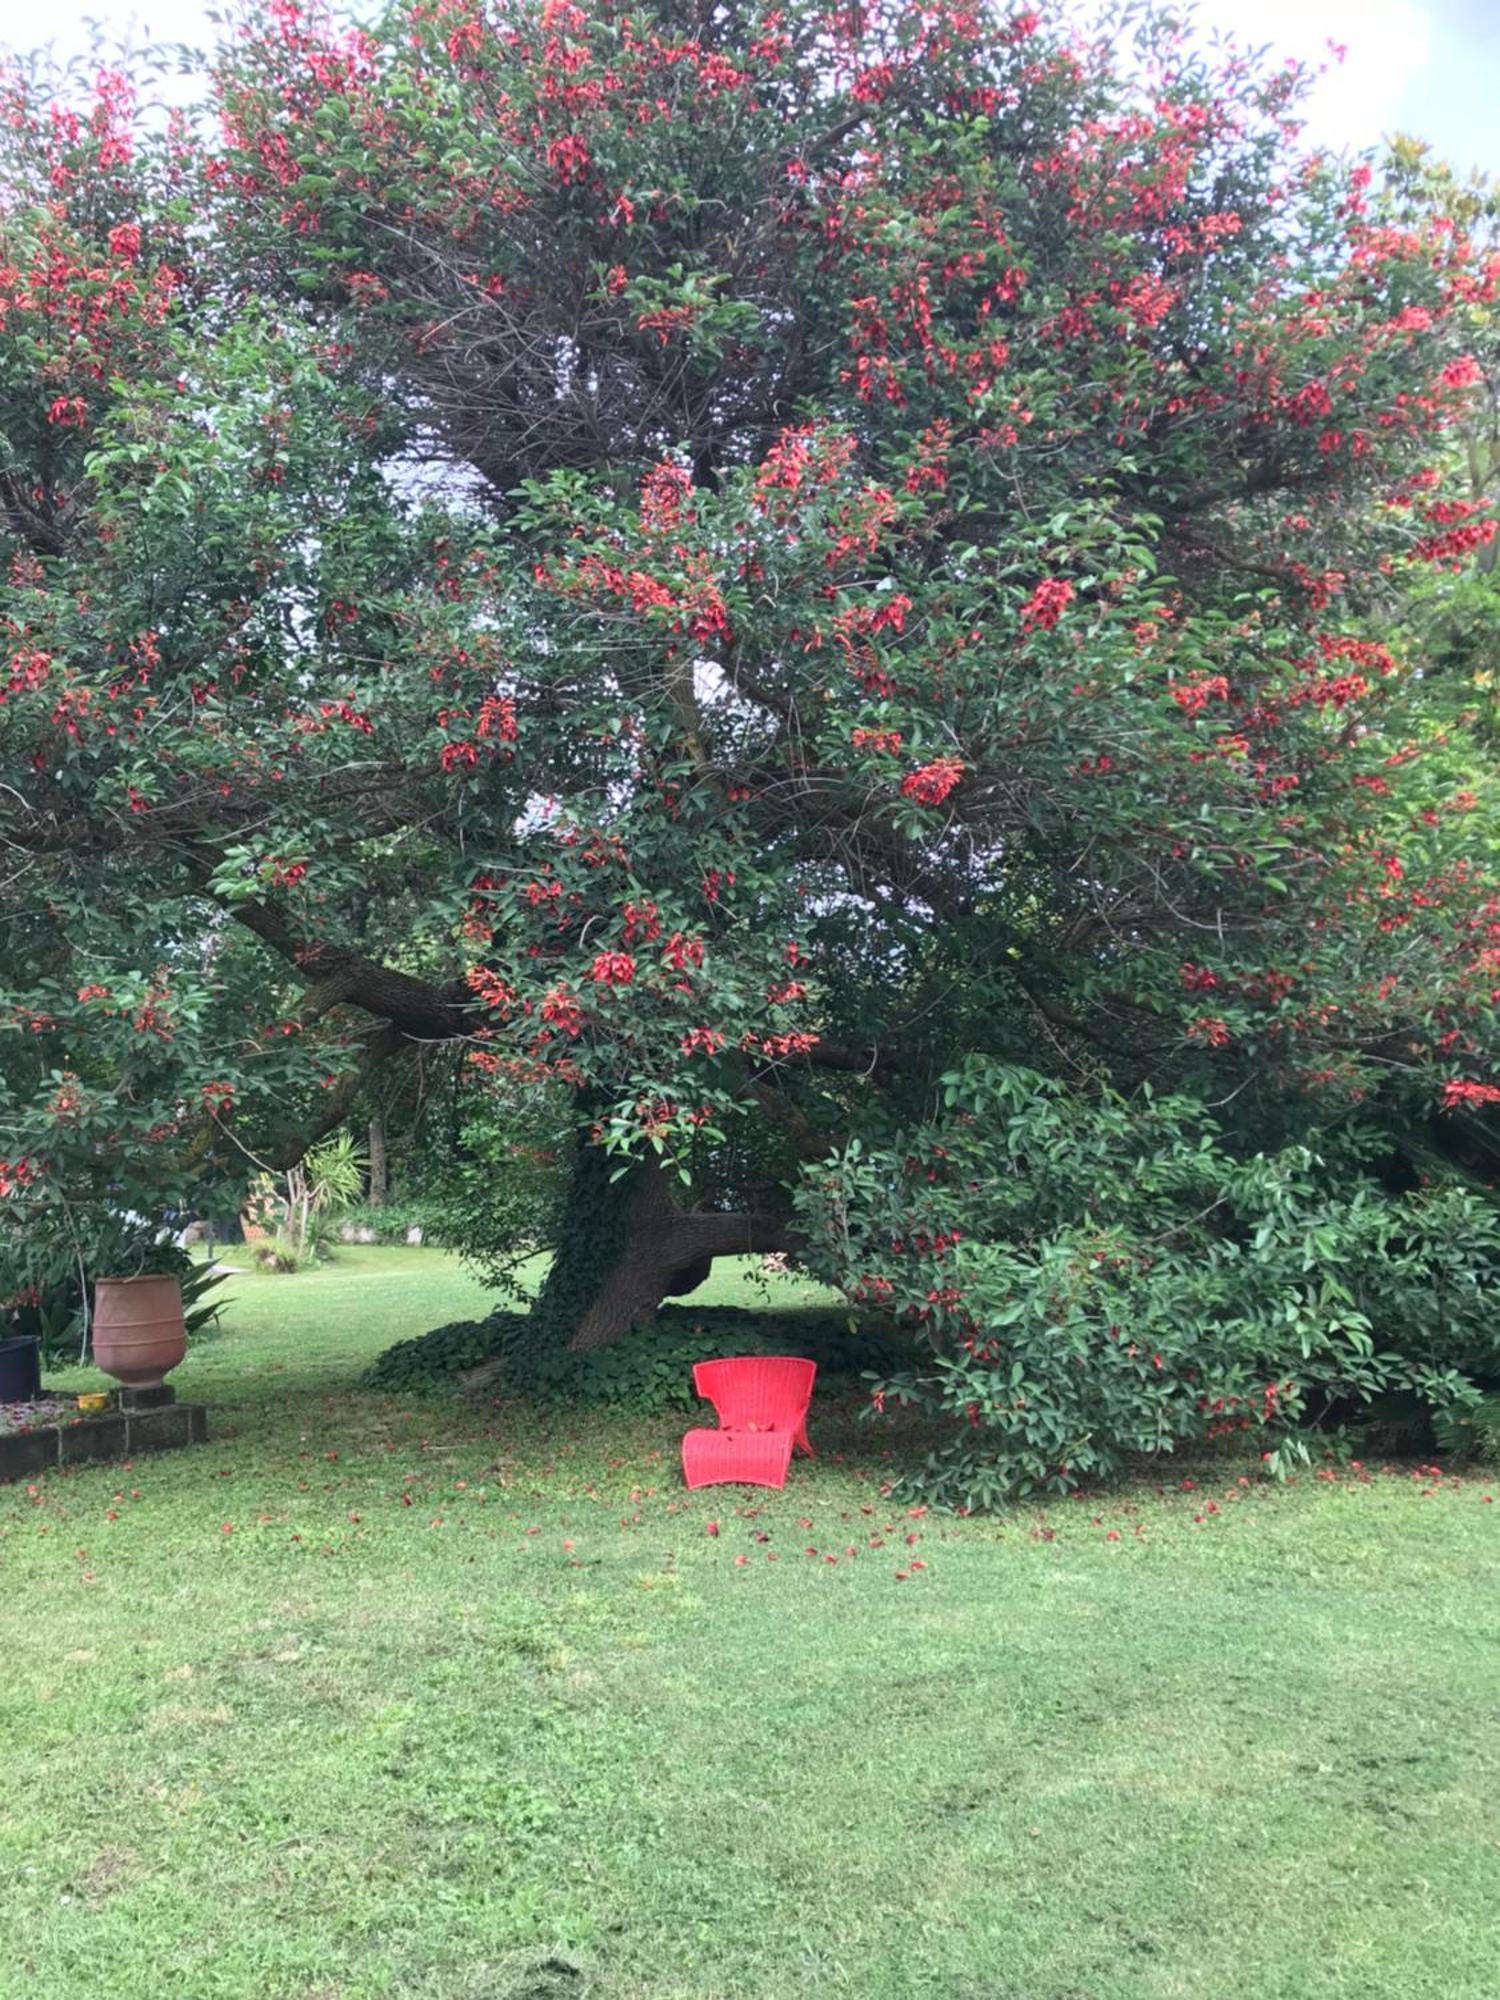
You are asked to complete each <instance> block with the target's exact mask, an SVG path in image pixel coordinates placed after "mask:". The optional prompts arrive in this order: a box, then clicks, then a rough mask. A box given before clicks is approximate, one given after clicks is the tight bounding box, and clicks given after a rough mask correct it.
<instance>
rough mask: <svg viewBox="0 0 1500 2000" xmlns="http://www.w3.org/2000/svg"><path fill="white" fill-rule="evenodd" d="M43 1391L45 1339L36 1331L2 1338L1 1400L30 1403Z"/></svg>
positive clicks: (0, 1358) (0, 1352)
mask: <svg viewBox="0 0 1500 2000" xmlns="http://www.w3.org/2000/svg"><path fill="white" fill-rule="evenodd" d="M41 1393H42V1343H41V1342H40V1341H39V1340H38V1339H37V1338H36V1336H35V1335H34V1334H29V1333H17V1334H13V1335H12V1336H11V1337H10V1338H9V1339H8V1340H0V1403H29V1402H32V1401H33V1400H34V1399H35V1398H36V1397H38V1396H40V1395H41Z"/></svg>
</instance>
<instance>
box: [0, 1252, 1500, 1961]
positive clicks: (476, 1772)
mask: <svg viewBox="0 0 1500 2000" xmlns="http://www.w3.org/2000/svg"><path fill="white" fill-rule="evenodd" d="M737 1282H738V1281H737V1280H734V1279H731V1280H730V1281H729V1284H730V1287H731V1288H732V1287H733V1286H734V1285H735V1284H736V1283H737ZM236 1283H237V1294H236V1297H235V1300H234V1303H233V1305H232V1306H231V1308H230V1309H229V1312H228V1315H227V1331H226V1333H225V1334H224V1336H223V1337H222V1338H221V1339H220V1340H219V1341H218V1342H217V1343H215V1344H214V1345H212V1346H209V1347H206V1348H204V1349H203V1350H201V1351H200V1352H199V1353H198V1354H196V1355H195V1356H194V1357H193V1358H192V1359H191V1360H190V1361H189V1362H188V1363H187V1364H185V1365H184V1367H183V1368H182V1369H181V1370H180V1372H179V1376H178V1382H179V1387H180V1390H181V1391H182V1392H183V1393H185V1394H192V1395H197V1396H201V1397H202V1398H203V1399H205V1400H206V1401H208V1402H209V1403H210V1404H211V1405H212V1418H211V1421H212V1427H213V1441H212V1442H211V1443H210V1444H209V1445H208V1446H206V1447H205V1448H203V1449H201V1450H197V1451H191V1452H182V1453H177V1454H171V1455H168V1456H166V1457H163V1458H159V1459H145V1460H142V1461H140V1462H138V1463H137V1464H135V1465H133V1466H131V1467H130V1468H128V1469H122V1468H95V1469H89V1470H84V1471H80V1472H77V1473H73V1474H70V1475H67V1476H54V1477H52V1478H49V1479H48V1480H47V1481H46V1482H45V1483H44V1484H39V1485H38V1487H37V1488H36V1489H35V1490H34V1491H30V1490H28V1489H27V1488H26V1487H24V1486H20V1487H8V1488H5V1489H0V1755H3V1758H4V1766H3V1770H4V1777H3V1782H0V1909H3V1911H4V1919H5V1921H4V1938H3V1949H0V1995H3V1996H5V2000H12V1996H15V2000H22V1996H24V2000H40V1997H41V1996H66V2000H73V1996H77V2000H103V1997H104V1996H108V2000H148V1996H149V2000H165V1996H175V1995H183V1996H191V2000H212V1996H216V1995H232V1996H235V2000H292V1996H297V2000H365V1996H374V1995H392V1996H400V2000H561V1997H562V1996H597V2000H627V1996H629V1997H630V2000H781V1996H793V1995H800V1994H824V1993H826V1994H847V1995H853V1996H858V2000H918V1996H925V1995H933V1996H942V2000H1218V1996H1229V1995H1234V1996H1236V2000H1324V1996H1330V1997H1331V1996H1335V1995H1336V1996H1340V2000H1356V1996H1357V2000H1386V1997H1387V1996H1400V2000H1424V1997H1425V1996H1433V2000H1438V1996H1441V2000H1495V1996H1496V1995H1497V1994H1500V1918H1497V1909H1500V1896H1497V1890H1500V1573H1497V1572H1500V1564H1497V1550H1500V1480H1497V1481H1496V1484H1495V1498H1496V1504H1494V1505H1489V1504H1486V1501H1485V1497H1484V1496H1485V1495H1486V1493H1488V1492H1489V1491H1490V1487H1489V1486H1488V1485H1487V1484H1486V1483H1485V1482H1484V1481H1483V1480H1481V1479H1468V1480H1464V1481H1461V1482H1460V1481H1451V1480H1446V1479H1440V1480H1434V1479H1430V1478H1413V1477H1411V1476H1409V1475H1408V1474H1399V1475H1395V1476H1376V1477H1374V1478H1373V1479H1371V1480H1369V1481H1368V1483H1365V1482H1364V1481H1362V1480H1361V1478H1360V1476H1359V1475H1358V1474H1346V1475H1344V1476H1343V1477H1341V1478H1339V1479H1337V1480H1330V1481H1320V1480H1308V1481H1306V1482H1303V1483H1299V1484H1297V1485H1295V1486H1293V1487H1292V1488H1290V1489H1287V1490H1281V1491H1277V1490H1271V1489H1267V1488H1263V1487H1260V1486H1258V1485H1255V1486H1241V1485H1240V1484H1238V1483H1237V1479H1236V1475H1237V1474H1238V1473H1239V1472H1240V1471H1241V1470H1243V1468H1241V1467H1238V1466H1226V1465H1225V1464H1222V1463H1221V1464H1220V1465H1219V1466H1218V1467H1217V1469H1216V1470H1214V1471H1211V1472H1202V1473H1200V1476H1199V1479H1198V1483H1197V1484H1196V1485H1195V1486H1194V1487H1193V1489H1192V1490H1191V1491H1188V1492H1183V1491H1180V1490H1177V1489H1176V1488H1175V1486H1174V1487H1173V1488H1172V1489H1170V1490H1167V1491H1162V1490H1159V1489H1158V1488H1156V1487H1155V1486H1152V1485H1145V1486H1141V1487H1138V1488H1135V1489H1133V1490H1131V1491H1129V1492H1126V1493H1117V1494H1115V1495H1112V1496H1110V1497H1109V1498H1107V1499H1104V1500H1097V1499H1096V1500H1091V1501H1085V1502H1082V1503H1079V1502H1072V1503H1069V1504H1067V1505H1062V1506H1058V1507H1056V1508H1055V1509H1053V1510H1052V1512H1051V1513H1050V1514H1044V1513H1043V1512H1041V1511H1032V1512H1025V1511H1023V1512H1018V1513H1015V1514H1012V1515H1010V1516H1007V1517H1006V1518H1005V1519H1004V1520H1003V1521H996V1522H988V1523H976V1522H956V1521H949V1520H943V1519H939V1518H936V1517H933V1516H930V1515H922V1514H908V1513H907V1511H906V1510H905V1509H904V1508H901V1507H898V1506H894V1505H892V1504H891V1503H890V1502H889V1501H888V1500H887V1499H885V1498H883V1497H882V1493H881V1480H882V1473H883V1471H884V1470H885V1469H886V1467H887V1465H888V1461H886V1460H884V1459H883V1458H882V1457H881V1455H880V1452H881V1446H880V1444H879V1442H878V1440H877V1438H876V1437H875V1435H874V1434H870V1433H865V1432H862V1431H861V1432H854V1431H852V1430H849V1429H847V1428H846V1427H845V1426H844V1425H843V1424H842V1423H841V1421H840V1419H839V1416H838V1414H837V1412H828V1411H824V1412H822V1413H821V1414H815V1418H814V1425H813V1431H814V1440H815V1442H817V1441H819V1440H821V1441H822V1443H823V1444H824V1446H825V1451H824V1455H823V1456H822V1457H821V1458H820V1460H819V1461H818V1462H817V1463H816V1464H815V1465H812V1466H807V1465H805V1464H802V1463H801V1462H799V1465H798V1469H797V1470H796V1472H795V1474H794V1477H793V1481H792V1483H791V1484H790V1485H789V1486H788V1488H787V1490H786V1492H785V1493H784V1494H765V1495H763V1496H759V1497H757V1496H752V1495H749V1494H746V1493H741V1492H740V1491H738V1490H736V1489H727V1488H721V1489H718V1490H717V1491H715V1490H712V1489H711V1490H710V1491H709V1492H707V1493H705V1494H699V1495H696V1496H691V1497H690V1496H688V1495H686V1494H684V1493H683V1492H682V1490H681V1487H680V1483H679V1479H678V1474H677V1469H676V1464H675V1457H674V1453H675V1443H676V1437H677V1434H678V1432H679V1430H680V1424H679V1423H676V1422H674V1421H673V1420H671V1419H662V1420H652V1421H640V1422H627V1421H624V1420H621V1419H619V1418H611V1417H603V1416H599V1415H590V1416H587V1417H585V1418H583V1419H581V1420H579V1421H576V1422H575V1421H572V1420H570V1419H568V1418H566V1417H563V1416H558V1417H556V1418H555V1419H548V1418H546V1417H543V1416H540V1415H538V1414H537V1413H536V1412H534V1411H529V1410H525V1409H519V1408H512V1407H510V1406H507V1405H505V1404H501V1405H498V1406H497V1405H495V1404H494V1403H492V1402H489V1401H479V1400H475V1401H471V1402H467V1403H465V1402H462V1401H449V1400H438V1401H430V1402H426V1403H422V1402H412V1401H409V1400H398V1399H393V1398H387V1397H380V1396H374V1395H371V1394H369V1393H367V1392H364V1391H361V1390H358V1389H356V1388H355V1387H354V1386H353V1378H354V1376H355V1374H356V1372H357V1370H358V1369H359V1368H360V1366H362V1365H363V1363H364V1362H365V1361H366V1360H367V1359H368V1358H369V1357H370V1356H371V1355H373V1354H374V1353H375V1352H377V1351H378V1350H379V1349H380V1348H381V1347H382V1346H384V1345H385V1344H386V1343H388V1342H389V1341H391V1340H393V1339H397V1338H401V1337H403V1336H405V1335H407V1334H411V1333H415V1332H419V1331H421V1330H422V1329H423V1328H425V1327H426V1326H429V1325H433V1324H436V1323H438V1322H439V1321H441V1320H444V1319H447V1318H452V1317H456V1316H462V1315H465V1314H468V1313H471V1312H473V1311H474V1310H476V1309H479V1308H480V1307H481V1305H482V1295H481V1294H480V1293H479V1292H478V1290H477V1288H476V1287H475V1285H474V1284H473V1283H472V1282H471V1281H470V1280H469V1279H468V1278H466V1277H465V1275H464V1274H463V1272H462V1271H461V1270H460V1269H459V1268H458V1266H457V1265H456V1264H454V1263H453V1262H451V1261H450V1260H448V1259H445V1258H444V1257H443V1256H441V1255H440V1254H439V1253H436V1252H432V1251H410V1250H364V1251H350V1252H346V1253H345V1254H344V1255H343V1256H342V1257H341V1258H340V1260H339V1262H338V1263H337V1264H336V1265H335V1266H333V1267H331V1268H328V1269H325V1270H320V1271H317V1272H314V1273H311V1274H308V1275H305V1276H301V1277H297V1278H278V1279H269V1278H264V1277H258V1276H257V1277H251V1276H247V1277H245V1278H244V1279H241V1280H238V1281H236ZM700 1296H704V1295H700ZM708 1296H715V1297H722V1296H724V1287H722V1286H719V1287H716V1288H715V1291H714V1293H712V1294H709V1295H708ZM1179 1476H1180V1475H1179ZM711 1522H716V1523H717V1525H718V1533H717V1534H713V1533H712V1532H710V1528H709V1524H710V1523H711ZM1112 1536H1118V1539H1111V1537H1112ZM814 1552H815V1553H814ZM835 1558H836V1559H835ZM915 1565H922V1566H921V1567H916V1566H915Z"/></svg>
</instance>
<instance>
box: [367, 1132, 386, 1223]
mask: <svg viewBox="0 0 1500 2000" xmlns="http://www.w3.org/2000/svg"><path fill="white" fill-rule="evenodd" d="M385 1194H386V1174H385V1120H384V1119H383V1118H382V1117H381V1116H380V1113H379V1112H378V1111H377V1112H376V1114H375V1116H374V1117H373V1118H372V1119H371V1120H370V1206H371V1208H384V1207H385Z"/></svg>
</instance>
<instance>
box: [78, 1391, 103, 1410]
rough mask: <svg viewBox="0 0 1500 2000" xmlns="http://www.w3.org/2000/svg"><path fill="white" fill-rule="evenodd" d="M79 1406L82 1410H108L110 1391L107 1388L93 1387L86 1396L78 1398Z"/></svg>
mask: <svg viewBox="0 0 1500 2000" xmlns="http://www.w3.org/2000/svg"><path fill="white" fill-rule="evenodd" d="M78 1407H79V1409H80V1410H107V1409H108V1408H109V1392H108V1391H107V1390H105V1389H91V1390H90V1391H89V1392H88V1394H87V1395H86V1396H80V1397H79V1398H78Z"/></svg>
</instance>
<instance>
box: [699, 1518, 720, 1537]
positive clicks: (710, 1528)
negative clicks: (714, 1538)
mask: <svg viewBox="0 0 1500 2000" xmlns="http://www.w3.org/2000/svg"><path fill="white" fill-rule="evenodd" d="M703 1532H704V1534H705V1535H716V1534H718V1532H719V1524H718V1522H717V1521H710V1522H709V1523H708V1525H707V1527H705V1528H704V1530H703Z"/></svg>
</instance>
